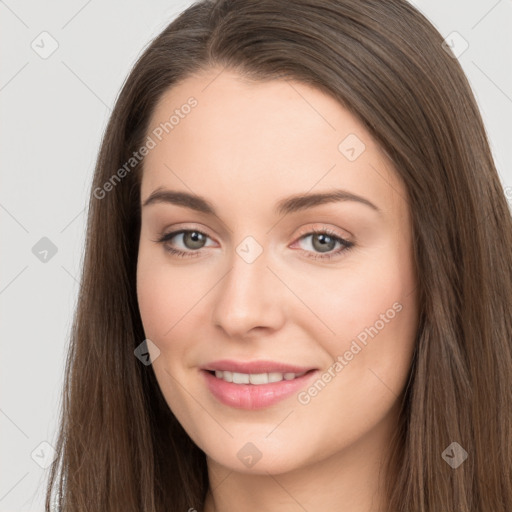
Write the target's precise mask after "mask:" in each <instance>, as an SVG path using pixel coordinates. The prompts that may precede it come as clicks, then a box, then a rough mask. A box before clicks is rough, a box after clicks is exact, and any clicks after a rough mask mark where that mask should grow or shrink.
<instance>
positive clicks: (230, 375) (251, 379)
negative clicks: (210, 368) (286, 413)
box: [215, 370, 306, 386]
mask: <svg viewBox="0 0 512 512" xmlns="http://www.w3.org/2000/svg"><path fill="white" fill-rule="evenodd" d="M305 373H306V372H302V373H279V372H271V373H237V372H228V371H219V370H216V371H215V377H217V378H218V379H222V380H225V381H226V382H233V383H234V384H254V385H256V386H259V385H260V384H268V383H269V382H280V381H282V380H293V379H296V378H297V377H301V376H302V375H304V374H305Z"/></svg>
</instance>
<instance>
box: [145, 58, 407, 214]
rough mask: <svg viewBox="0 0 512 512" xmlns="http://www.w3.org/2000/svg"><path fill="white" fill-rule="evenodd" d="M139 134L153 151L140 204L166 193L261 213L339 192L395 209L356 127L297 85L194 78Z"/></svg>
mask: <svg viewBox="0 0 512 512" xmlns="http://www.w3.org/2000/svg"><path fill="white" fill-rule="evenodd" d="M191 98H192V100H191ZM190 105H194V106H193V107H190ZM155 134H156V135H155ZM148 135H149V136H150V137H152V138H153V139H154V142H155V146H154V148H153V149H151V151H150V152H149V154H148V155H147V156H146V157H145V159H144V170H143V178H142V189H141V199H142V201H144V198H147V197H148V195H149V194H150V193H151V192H152V191H153V190H155V189H156V188H158V187H166V188H171V189H178V190H182V191H189V192H190V191H193V192H194V193H197V194H200V195H207V196H208V197H209V198H211V200H212V202H213V203H215V204H217V203H218V204H220V205H222V204H224V205H225V206H226V208H227V209H230V208H231V207H233V209H232V210H231V211H232V212H233V213H235V212H236V213H239V210H240V209H248V208H250V209H251V210H252V211H255V210H254V209H255V208H256V209H262V208H264V207H265V205H266V206H267V207H268V209H270V208H271V207H273V206H274V204H275V203H277V202H278V201H279V199H281V198H282V197H285V196H289V195H291V194H295V193H297V194H298V193H305V192H308V191H310V192H317V191H318V192H320V191H326V190H329V189H333V188H337V189H339V188H343V189H346V190H349V191H351V192H353V193H354V194H359V195H362V196H364V197H367V198H368V199H369V200H370V201H372V202H374V203H378V204H379V206H380V207H382V209H383V210H391V209H393V208H400V207H403V206H404V205H400V204H399V203H400V201H401V200H402V202H403V199H404V198H405V191H404V189H403V187H402V185H401V183H400V182H399V180H398V177H397V176H396V173H395V172H394V170H393V169H392V165H391V163H390V162H389V160H388V159H387V158H386V156H385V155H384V153H383V152H382V150H381V149H380V147H379V146H378V145H377V144H376V142H375V141H374V139H373V138H372V137H371V136H370V134H369V133H368V131H367V130H366V129H365V128H364V126H363V125H362V123H361V122H360V121H359V120H358V119H357V118H356V117H355V116H353V115H352V114H351V113H350V112H349V111H348V110H347V109H345V108H344V107H343V106H342V105H341V104H340V103H339V102H338V101H336V99H334V98H333V97H332V96H330V95H327V94H325V93H323V92H322V91H320V90H319V89H317V88H314V87H312V86H310V85H307V84H304V83H301V82H297V81H286V80H270V81H266V82H249V81H246V80H243V79H242V78H241V77H240V76H239V75H237V74H236V73H234V72H231V71H227V70H222V69H218V68H214V69H211V70H209V71H206V72H202V73H201V74H198V75H194V76H191V77H189V78H187V79H185V80H184V81H182V82H180V83H179V84H178V85H176V86H174V87H172V88H171V89H169V90H168V91H167V92H166V93H165V94H164V95H163V96H162V98H161V99H160V101H159V103H158V105H157V107H156V108H155V110H154V112H153V115H152V118H151V121H150V124H149V129H148ZM226 213H227V212H226ZM402 213H403V212H402Z"/></svg>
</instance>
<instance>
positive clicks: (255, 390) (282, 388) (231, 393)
mask: <svg viewBox="0 0 512 512" xmlns="http://www.w3.org/2000/svg"><path fill="white" fill-rule="evenodd" d="M201 373H202V374H203V375H204V377H205V379H206V385H207V386H208V389H209V390H210V392H211V393H212V395H213V396H214V397H215V398H217V400H219V402H221V403H223V404H224V405H229V406H230V407H234V408H236V409H248V410H255V409H263V408H264V407H269V406H271V405H273V404H275V403H277V402H279V401H281V400H284V399H285V398H287V397H289V396H290V395H293V394H294V393H297V392H298V391H300V389H301V388H303V387H304V386H306V384H307V383H308V382H309V381H310V379H311V378H312V377H313V376H314V375H316V374H317V373H318V371H317V370H314V371H310V372H308V373H306V374H304V375H302V376H301V377H298V378H296V379H293V380H282V381H279V382H270V383H268V384H259V385H255V384H233V383H232V382H226V381H225V380H223V379H219V378H217V377H215V375H212V374H211V373H210V372H208V371H206V370H201Z"/></svg>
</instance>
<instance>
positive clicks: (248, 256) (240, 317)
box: [213, 236, 282, 336]
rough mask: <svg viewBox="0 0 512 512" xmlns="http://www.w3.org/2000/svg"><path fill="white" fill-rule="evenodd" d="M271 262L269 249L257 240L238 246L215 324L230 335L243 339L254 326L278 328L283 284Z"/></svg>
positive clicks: (222, 288)
mask: <svg viewBox="0 0 512 512" xmlns="http://www.w3.org/2000/svg"><path fill="white" fill-rule="evenodd" d="M268 263H269V258H268V248H266V247H263V245H262V244H260V243H259V242H258V241H257V240H256V239H255V238H254V237H251V236H248V237H246V238H244V239H243V240H242V242H240V243H239V244H238V245H237V246H236V247H234V249H233V253H232V255H231V258H230V270H229V271H228V272H227V274H226V275H225V277H224V278H223V279H222V281H221V283H219V288H218V292H217V296H216V300H215V305H214V312H213V320H214V323H215V324H216V325H219V326H221V327H222V328H223V329H224V330H225V331H226V332H227V333H228V334H229V335H232V336H234V335H237V336H243V335H245V334H246V333H247V332H248V331H250V330H251V329H252V328H254V327H271V328H277V326H278V324H279V322H280V319H281V313H282V311H281V310H280V308H279V300H280V299H279V295H280V294H279V291H278V288H279V283H278V279H277V278H276V277H275V276H274V274H273V273H272V272H271V271H270V270H269V269H268V268H267V265H268ZM276 292H277V293H276Z"/></svg>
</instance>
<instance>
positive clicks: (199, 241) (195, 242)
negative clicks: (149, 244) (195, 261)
mask: <svg viewBox="0 0 512 512" xmlns="http://www.w3.org/2000/svg"><path fill="white" fill-rule="evenodd" d="M179 235H180V236H181V237H182V244H185V248H188V249H190V250H188V251H184V250H180V249H175V248H173V247H172V246H171V245H170V243H169V242H170V241H171V240H172V239H173V238H174V237H177V236H179ZM207 238H209V236H208V235H207V234H206V233H203V232H202V231H199V230H197V229H181V230H179V231H173V232H171V233H167V234H165V235H163V236H161V237H160V238H159V239H158V240H155V241H156V242H158V243H162V244H164V248H165V250H166V251H168V252H170V253H171V254H173V255H174V256H177V257H178V258H187V257H195V256H199V254H200V251H199V249H201V248H202V247H204V243H205V241H206V239H207ZM187 245H190V246H191V247H187Z"/></svg>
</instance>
